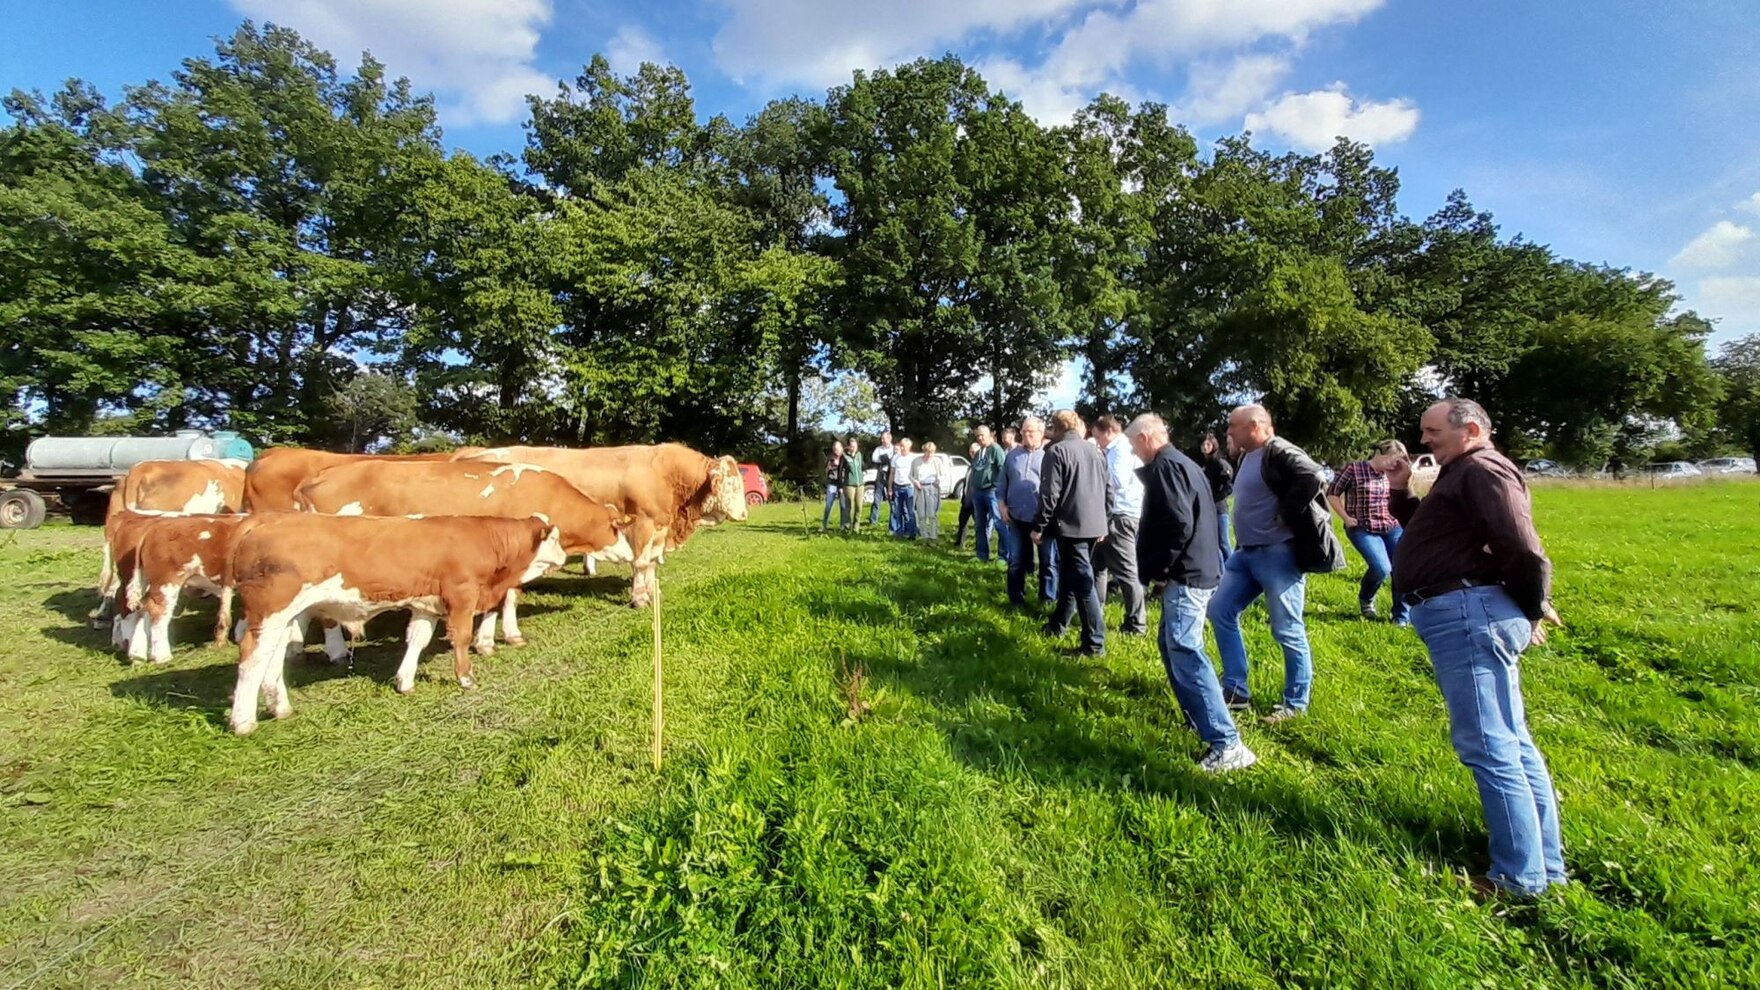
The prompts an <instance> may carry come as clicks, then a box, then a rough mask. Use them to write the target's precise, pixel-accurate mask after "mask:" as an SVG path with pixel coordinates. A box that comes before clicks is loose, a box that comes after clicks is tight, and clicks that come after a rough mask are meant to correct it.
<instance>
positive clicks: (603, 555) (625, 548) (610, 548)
mask: <svg viewBox="0 0 1760 990" xmlns="http://www.w3.org/2000/svg"><path fill="white" fill-rule="evenodd" d="M604 505H605V511H606V512H608V513H610V515H611V530H612V532H613V533H615V534H616V536H617V538H616V539H614V540H612V541H611V543H609V544H608V545H606V546H604V547H601V548H600V549H598V550H595V551H593V552H592V553H589V554H587V555H586V559H587V560H608V561H611V562H612V563H614V564H628V563H632V562H633V561H634V560H635V559H636V552H635V548H634V547H632V546H631V545H630V542H629V533H628V532H627V531H628V529H629V527H630V524H631V523H633V522H635V518H634V517H633V516H628V515H625V514H624V512H623V509H622V508H621V507H619V506H618V505H616V504H615V503H612V502H606V503H604Z"/></svg>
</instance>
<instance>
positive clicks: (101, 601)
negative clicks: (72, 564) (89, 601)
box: [86, 540, 116, 629]
mask: <svg viewBox="0 0 1760 990" xmlns="http://www.w3.org/2000/svg"><path fill="white" fill-rule="evenodd" d="M115 596H116V560H115V558H113V557H111V556H110V541H109V540H105V541H104V559H103V562H102V563H100V564H99V565H98V607H97V608H94V609H92V610H91V611H90V612H87V613H86V618H88V619H90V620H92V628H93V629H97V628H100V623H101V622H102V621H103V619H104V617H105V616H106V615H110V614H111V613H113V612H114V611H115V609H116V603H115Z"/></svg>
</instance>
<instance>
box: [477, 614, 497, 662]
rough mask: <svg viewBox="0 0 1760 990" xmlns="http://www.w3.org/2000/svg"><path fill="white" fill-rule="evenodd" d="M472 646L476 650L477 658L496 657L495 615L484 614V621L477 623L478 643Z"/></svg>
mask: <svg viewBox="0 0 1760 990" xmlns="http://www.w3.org/2000/svg"><path fill="white" fill-rule="evenodd" d="M471 646H472V647H473V648H475V649H476V651H477V656H480V657H491V656H494V655H495V613H494V612H493V611H490V612H484V613H483V621H481V622H479V623H477V641H476V642H475V643H472V644H471Z"/></svg>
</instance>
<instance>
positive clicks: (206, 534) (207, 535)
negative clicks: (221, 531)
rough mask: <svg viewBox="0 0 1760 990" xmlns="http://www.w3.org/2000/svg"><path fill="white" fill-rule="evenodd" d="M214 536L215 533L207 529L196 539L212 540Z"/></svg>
mask: <svg viewBox="0 0 1760 990" xmlns="http://www.w3.org/2000/svg"><path fill="white" fill-rule="evenodd" d="M213 538H214V534H213V533H210V532H208V531H207V530H205V529H204V530H202V532H201V534H200V535H198V536H197V537H196V539H198V540H211V539H213Z"/></svg>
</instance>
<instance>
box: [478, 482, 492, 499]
mask: <svg viewBox="0 0 1760 990" xmlns="http://www.w3.org/2000/svg"><path fill="white" fill-rule="evenodd" d="M493 494H495V482H493V481H491V482H489V483H488V484H486V485H484V486H483V490H482V491H480V492H478V493H477V497H478V498H488V497H489V496H491V495H493Z"/></svg>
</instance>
